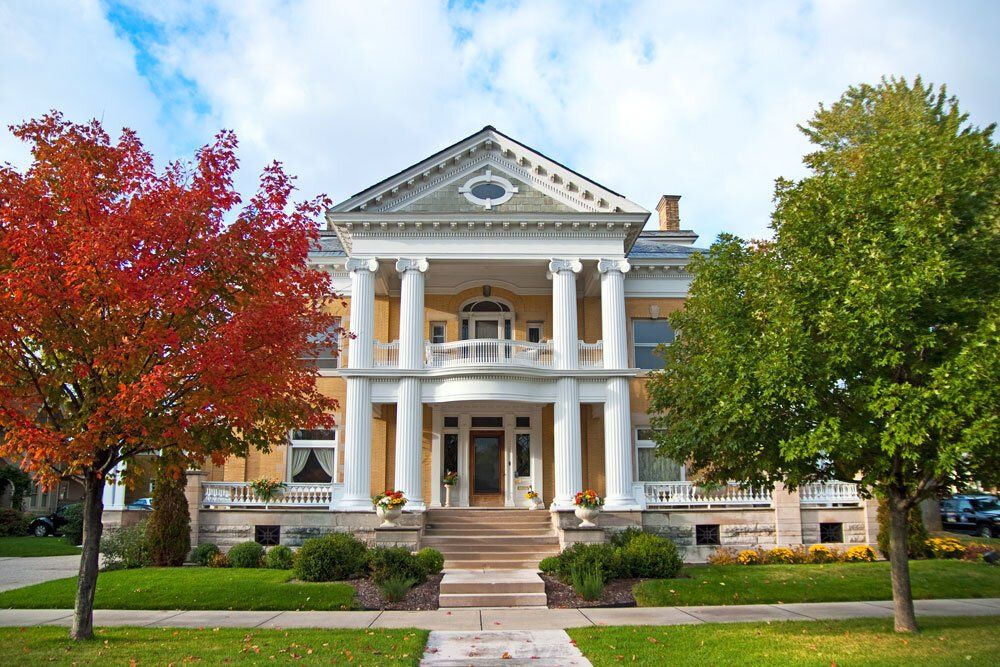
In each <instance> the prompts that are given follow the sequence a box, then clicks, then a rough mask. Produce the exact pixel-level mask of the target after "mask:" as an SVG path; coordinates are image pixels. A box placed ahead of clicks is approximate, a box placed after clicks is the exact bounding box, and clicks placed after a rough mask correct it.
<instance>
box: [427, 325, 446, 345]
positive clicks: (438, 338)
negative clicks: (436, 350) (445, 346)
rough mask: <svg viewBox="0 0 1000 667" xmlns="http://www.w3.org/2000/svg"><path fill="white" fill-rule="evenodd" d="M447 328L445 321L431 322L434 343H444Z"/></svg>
mask: <svg viewBox="0 0 1000 667" xmlns="http://www.w3.org/2000/svg"><path fill="white" fill-rule="evenodd" d="M446 330H447V328H446V326H445V323H444V322H431V342H432V343H444V342H446V340H447V337H446V335H445V331H446Z"/></svg>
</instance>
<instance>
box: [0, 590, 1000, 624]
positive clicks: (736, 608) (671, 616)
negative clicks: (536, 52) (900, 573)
mask: <svg viewBox="0 0 1000 667" xmlns="http://www.w3.org/2000/svg"><path fill="white" fill-rule="evenodd" d="M916 608H917V614H919V615H921V616H1000V598H980V599H963V600H917V601H916ZM891 616H892V602H891V601H885V602H803V603H795V604H780V605H779V604H748V605H728V606H715V607H630V608H614V609H523V608H522V609H487V608H484V609H438V610H437V611H134V610H133V611H122V610H112V609H97V610H95V611H94V624H95V625H103V626H114V625H118V626H121V625H130V626H152V627H196V628H197V627H220V628H225V627H229V628H421V629H426V630H450V631H457V632H468V631H484V630H486V631H488V630H496V631H521V630H562V629H565V628H576V627H585V626H591V625H684V624H696V623H742V622H748V621H811V620H835V619H844V618H889V617H891ZM72 618H73V612H72V610H70V609H2V610H0V626H15V627H20V626H33V625H69V624H70V622H71V621H72Z"/></svg>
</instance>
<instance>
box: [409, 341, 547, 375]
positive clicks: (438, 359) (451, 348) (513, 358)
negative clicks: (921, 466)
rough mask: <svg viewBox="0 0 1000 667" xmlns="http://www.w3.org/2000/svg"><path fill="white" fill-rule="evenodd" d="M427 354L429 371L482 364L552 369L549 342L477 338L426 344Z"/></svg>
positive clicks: (426, 360)
mask: <svg viewBox="0 0 1000 667" xmlns="http://www.w3.org/2000/svg"><path fill="white" fill-rule="evenodd" d="M426 355H427V356H426V359H425V365H426V366H427V368H455V367H458V366H481V365H491V366H519V367H524V368H552V344H551V343H550V342H545V343H529V342H527V341H523V340H502V339H494V338H476V339H472V340H458V341H454V342H451V343H427V344H426Z"/></svg>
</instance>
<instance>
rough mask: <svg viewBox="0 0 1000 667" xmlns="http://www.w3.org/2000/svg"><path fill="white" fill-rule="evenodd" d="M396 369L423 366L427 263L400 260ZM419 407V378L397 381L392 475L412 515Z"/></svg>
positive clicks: (418, 492)
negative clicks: (425, 273) (394, 448)
mask: <svg viewBox="0 0 1000 667" xmlns="http://www.w3.org/2000/svg"><path fill="white" fill-rule="evenodd" d="M396 270H397V271H399V274H400V279H401V281H402V285H401V290H400V303H399V369H400V371H407V370H418V369H421V368H423V366H424V272H425V271H427V260H426V259H423V258H417V259H413V258H400V259H399V261H397V262H396ZM423 431H424V429H423V404H422V403H421V400H420V378H418V377H401V378H400V379H399V392H398V394H397V397H396V472H395V478H394V486H395V487H396V490H397V491H402V492H403V495H405V496H406V499H407V500H408V501H409V502H407V504H406V508H407V509H408V510H412V511H421V510H424V509H426V505H425V504H424V498H423V479H422V477H423V475H422V472H423V461H422V458H423Z"/></svg>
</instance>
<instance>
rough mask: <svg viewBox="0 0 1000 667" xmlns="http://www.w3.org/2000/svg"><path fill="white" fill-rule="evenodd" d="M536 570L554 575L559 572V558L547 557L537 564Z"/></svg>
mask: <svg viewBox="0 0 1000 667" xmlns="http://www.w3.org/2000/svg"><path fill="white" fill-rule="evenodd" d="M538 569H539V570H541V571H542V572H544V573H545V574H554V573H555V572H556V571H558V570H559V556H547V557H545V558H543V559H542V561H541V562H540V563H539V564H538Z"/></svg>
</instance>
